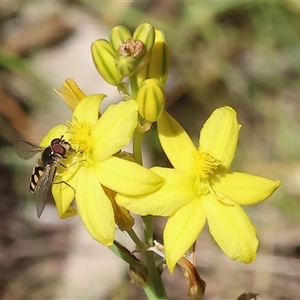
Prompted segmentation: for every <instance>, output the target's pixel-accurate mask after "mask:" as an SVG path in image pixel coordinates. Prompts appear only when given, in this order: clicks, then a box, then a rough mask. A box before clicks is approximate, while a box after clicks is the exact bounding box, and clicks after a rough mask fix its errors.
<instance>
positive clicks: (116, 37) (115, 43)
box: [109, 25, 132, 53]
mask: <svg viewBox="0 0 300 300" xmlns="http://www.w3.org/2000/svg"><path fill="white" fill-rule="evenodd" d="M131 37H132V36H131V33H130V31H129V30H128V29H127V28H126V27H124V26H121V25H119V26H115V27H114V28H113V29H112V30H111V31H110V37H109V40H110V44H111V46H112V48H113V49H114V50H115V52H116V53H117V52H118V49H119V47H120V45H122V44H124V43H125V42H126V41H127V40H128V39H130V38H131Z"/></svg>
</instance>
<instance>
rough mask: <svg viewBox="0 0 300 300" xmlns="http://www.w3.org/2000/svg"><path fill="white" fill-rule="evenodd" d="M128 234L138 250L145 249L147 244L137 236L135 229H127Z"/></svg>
mask: <svg viewBox="0 0 300 300" xmlns="http://www.w3.org/2000/svg"><path fill="white" fill-rule="evenodd" d="M127 233H128V235H129V236H130V237H131V239H132V240H133V242H134V243H135V244H136V246H137V248H138V249H139V250H144V249H145V248H146V249H147V245H146V244H144V243H143V242H142V241H141V240H140V239H139V237H138V236H137V234H136V233H135V231H134V230H133V229H132V228H131V229H129V230H127Z"/></svg>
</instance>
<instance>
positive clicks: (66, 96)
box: [53, 78, 85, 111]
mask: <svg viewBox="0 0 300 300" xmlns="http://www.w3.org/2000/svg"><path fill="white" fill-rule="evenodd" d="M62 88H63V92H59V91H58V90H56V89H53V90H54V92H55V93H56V94H57V95H58V96H60V97H61V98H62V99H63V100H64V101H65V103H66V104H67V105H68V106H69V108H70V109H71V110H72V111H74V109H75V107H76V105H77V104H78V103H79V100H81V99H83V98H84V97H85V94H84V93H83V91H82V90H81V89H80V88H79V87H78V85H77V84H76V82H75V81H74V79H73V78H67V79H66V80H65V81H64V82H63V84H62Z"/></svg>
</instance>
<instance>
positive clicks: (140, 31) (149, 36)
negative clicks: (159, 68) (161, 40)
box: [132, 23, 155, 72]
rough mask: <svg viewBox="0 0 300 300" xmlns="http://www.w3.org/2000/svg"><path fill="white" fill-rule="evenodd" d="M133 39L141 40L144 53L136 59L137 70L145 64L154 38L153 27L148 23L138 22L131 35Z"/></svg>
mask: <svg viewBox="0 0 300 300" xmlns="http://www.w3.org/2000/svg"><path fill="white" fill-rule="evenodd" d="M132 37H133V39H134V40H135V41H138V40H139V41H141V42H142V44H143V45H144V53H143V55H142V56H140V58H139V59H138V62H139V64H138V67H137V72H138V71H140V70H141V69H142V68H143V67H144V66H146V65H147V63H148V60H149V57H150V54H151V51H152V48H153V46H154V40H155V29H154V28H153V26H152V25H150V24H148V23H142V24H140V25H139V26H138V27H137V28H136V29H135V31H134V33H133V35H132Z"/></svg>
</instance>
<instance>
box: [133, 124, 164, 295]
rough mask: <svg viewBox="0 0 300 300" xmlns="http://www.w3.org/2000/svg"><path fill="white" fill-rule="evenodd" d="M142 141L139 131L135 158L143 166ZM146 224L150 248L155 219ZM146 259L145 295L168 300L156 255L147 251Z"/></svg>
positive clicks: (147, 242) (145, 231) (148, 217)
mask: <svg viewBox="0 0 300 300" xmlns="http://www.w3.org/2000/svg"><path fill="white" fill-rule="evenodd" d="M142 141H143V133H141V132H139V131H138V130H137V129H136V130H135V132H134V134H133V157H134V159H135V161H136V162H137V163H138V164H140V165H143V160H142ZM143 222H144V240H145V243H146V244H147V245H149V246H152V245H153V217H152V216H150V215H148V216H144V217H143ZM145 257H146V267H147V271H148V276H149V279H150V281H151V284H150V285H147V286H144V287H143V289H144V291H145V294H146V295H147V297H148V298H149V299H161V300H164V299H168V297H167V294H166V291H165V287H164V284H163V282H162V279H161V276H160V274H159V273H158V270H157V268H156V264H155V259H154V253H153V252H152V251H147V252H146V253H145Z"/></svg>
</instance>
